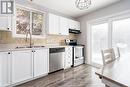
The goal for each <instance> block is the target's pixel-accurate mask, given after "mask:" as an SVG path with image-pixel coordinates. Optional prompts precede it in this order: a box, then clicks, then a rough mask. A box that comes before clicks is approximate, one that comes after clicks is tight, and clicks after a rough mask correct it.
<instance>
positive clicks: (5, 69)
mask: <svg viewBox="0 0 130 87" xmlns="http://www.w3.org/2000/svg"><path fill="white" fill-rule="evenodd" d="M10 59H11V53H8V52H0V87H4V86H8V85H9V84H10V82H11V78H10V77H11V75H10V68H11V67H10Z"/></svg>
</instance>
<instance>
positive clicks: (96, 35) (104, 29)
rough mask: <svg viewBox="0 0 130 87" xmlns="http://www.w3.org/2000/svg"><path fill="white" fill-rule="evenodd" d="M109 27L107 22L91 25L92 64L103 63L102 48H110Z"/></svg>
mask: <svg viewBox="0 0 130 87" xmlns="http://www.w3.org/2000/svg"><path fill="white" fill-rule="evenodd" d="M108 29H109V25H108V23H107V22H105V23H99V24H93V25H91V57H92V65H94V66H98V65H102V64H103V63H102V55H101V50H102V49H106V48H108V32H109V31H108Z"/></svg>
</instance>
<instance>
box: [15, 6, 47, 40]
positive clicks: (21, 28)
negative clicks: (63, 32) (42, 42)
mask: <svg viewBox="0 0 130 87" xmlns="http://www.w3.org/2000/svg"><path fill="white" fill-rule="evenodd" d="M15 24H16V26H15V29H14V31H13V32H14V37H20V38H24V37H26V36H27V34H28V33H31V34H32V36H33V37H36V38H41V37H43V36H44V32H45V13H43V12H41V11H37V10H33V9H28V8H24V7H20V6H17V7H16V23H15Z"/></svg>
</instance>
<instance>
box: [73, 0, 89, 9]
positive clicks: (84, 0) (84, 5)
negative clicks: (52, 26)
mask: <svg viewBox="0 0 130 87" xmlns="http://www.w3.org/2000/svg"><path fill="white" fill-rule="evenodd" d="M75 5H76V7H77V8H78V9H80V10H85V9H88V8H89V7H90V5H91V0H76V1H75Z"/></svg>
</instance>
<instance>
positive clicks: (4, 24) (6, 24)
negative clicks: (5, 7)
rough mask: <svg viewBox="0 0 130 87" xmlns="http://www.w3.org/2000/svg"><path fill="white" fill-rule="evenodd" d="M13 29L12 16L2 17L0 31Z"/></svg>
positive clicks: (0, 18)
mask: <svg viewBox="0 0 130 87" xmlns="http://www.w3.org/2000/svg"><path fill="white" fill-rule="evenodd" d="M11 29H12V16H11V15H8V16H1V17H0V30H5V31H11Z"/></svg>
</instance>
